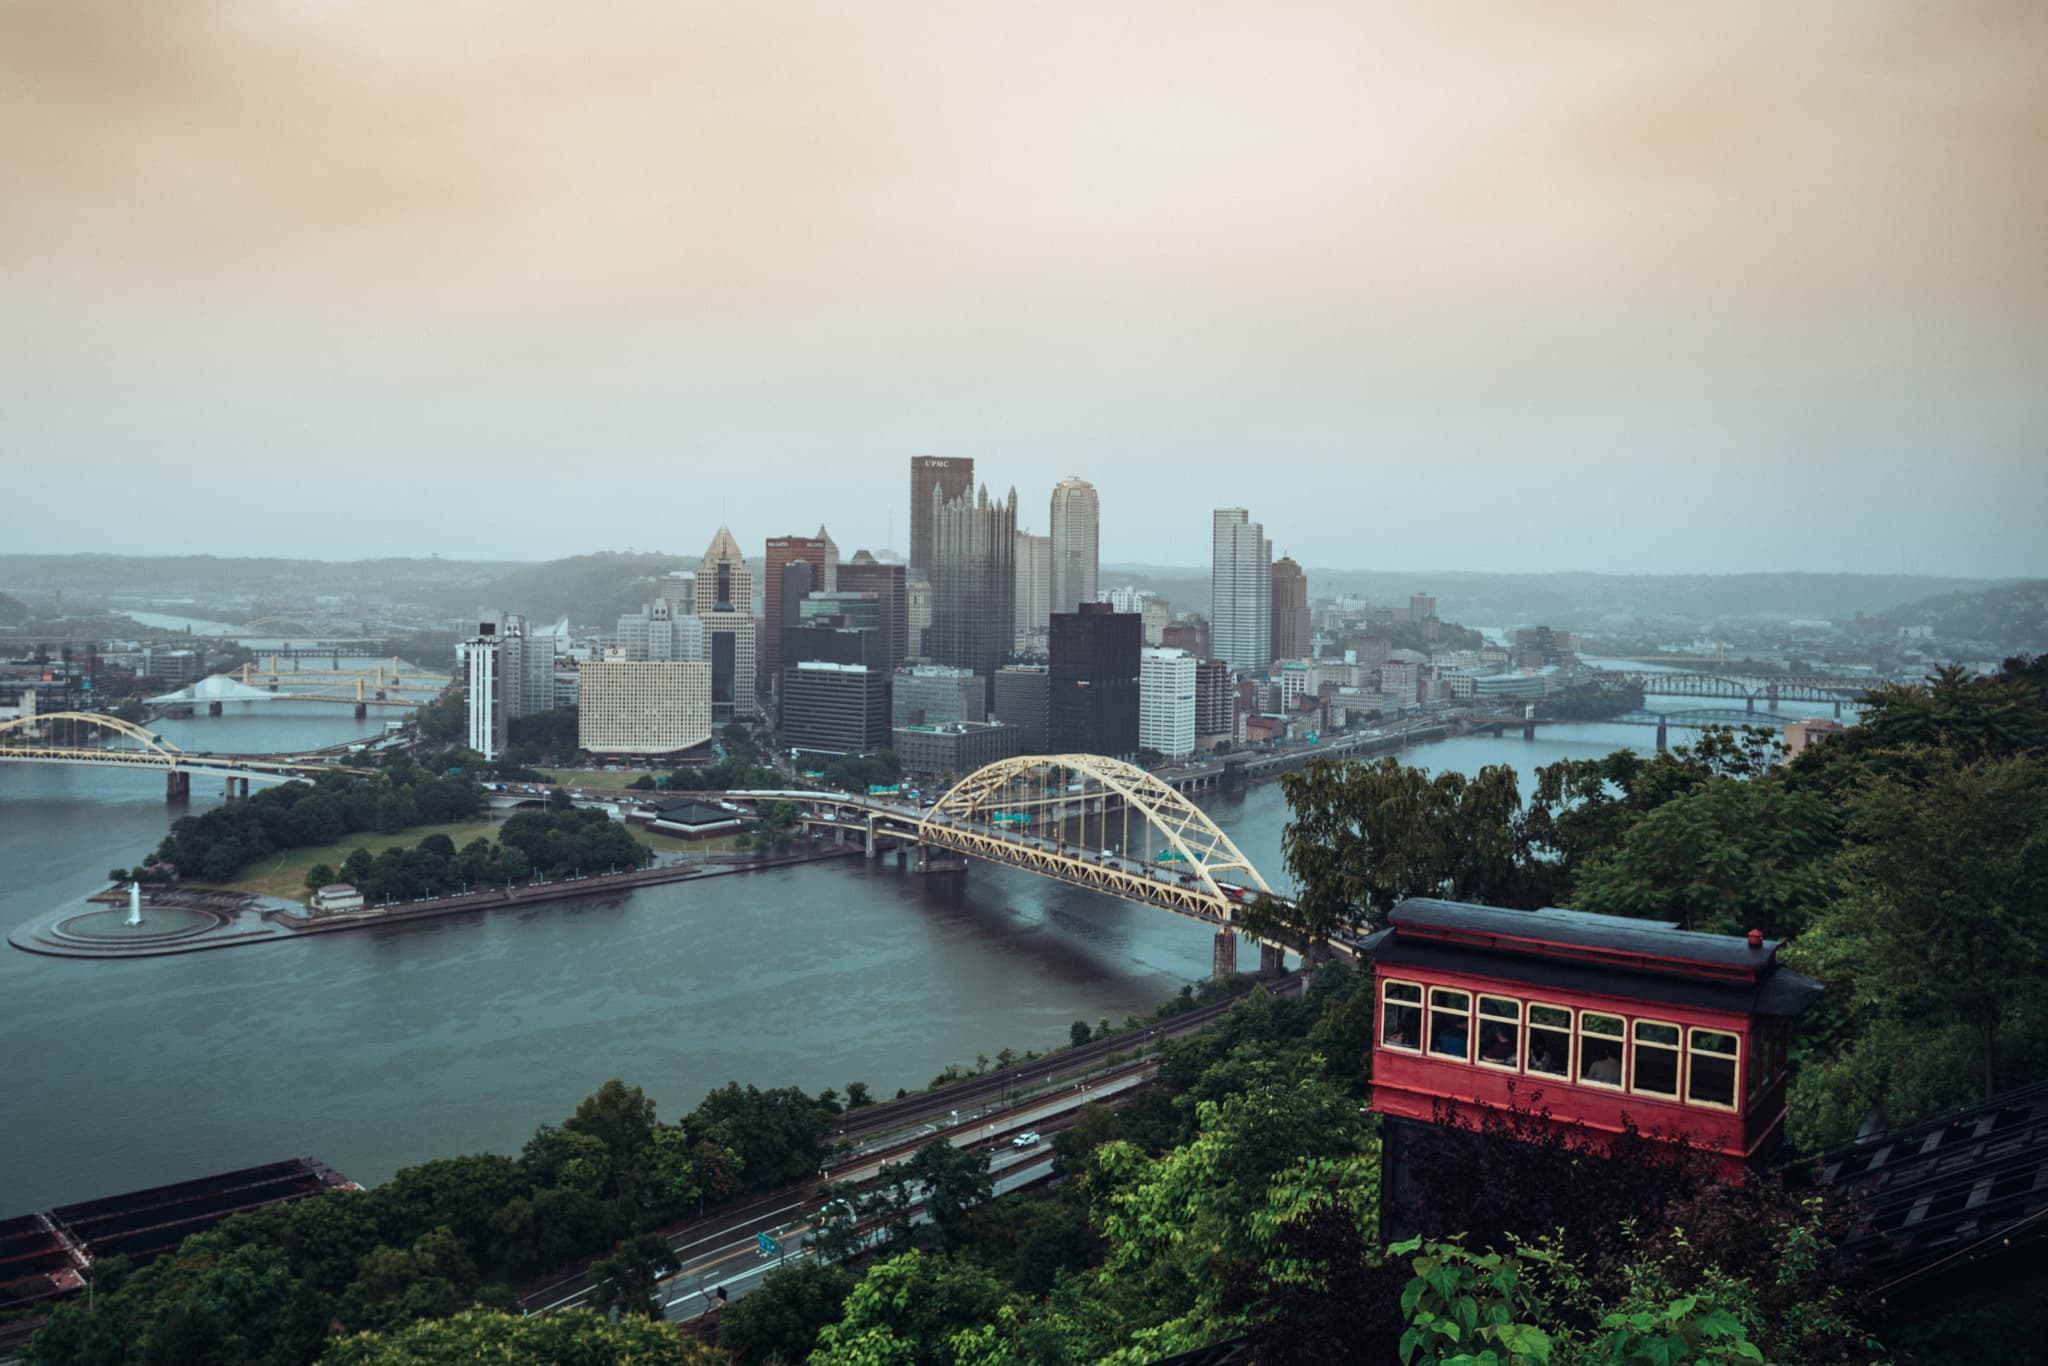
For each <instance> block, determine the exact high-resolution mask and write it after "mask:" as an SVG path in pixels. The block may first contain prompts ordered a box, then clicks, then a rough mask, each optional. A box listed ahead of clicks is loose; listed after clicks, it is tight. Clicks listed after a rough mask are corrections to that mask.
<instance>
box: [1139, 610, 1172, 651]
mask: <svg viewBox="0 0 2048 1366" xmlns="http://www.w3.org/2000/svg"><path fill="white" fill-rule="evenodd" d="M1138 615H1139V616H1140V617H1141V618H1143V619H1144V622H1145V643H1146V644H1147V645H1164V644H1165V643H1166V628H1167V627H1168V626H1170V625H1172V624H1173V604H1172V603H1169V602H1168V601H1167V600H1166V599H1165V598H1147V599H1145V601H1144V602H1143V603H1141V604H1140V605H1139V607H1138Z"/></svg>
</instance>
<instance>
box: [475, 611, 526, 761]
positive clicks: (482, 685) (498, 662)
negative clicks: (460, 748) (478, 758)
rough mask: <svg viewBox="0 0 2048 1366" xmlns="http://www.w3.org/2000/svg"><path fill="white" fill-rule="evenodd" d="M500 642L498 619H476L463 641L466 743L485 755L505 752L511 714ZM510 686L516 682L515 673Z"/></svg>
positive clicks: (492, 756)
mask: <svg viewBox="0 0 2048 1366" xmlns="http://www.w3.org/2000/svg"><path fill="white" fill-rule="evenodd" d="M503 651H504V642H503V641H501V640H500V639H499V638H498V623H497V622H495V621H483V622H478V623H477V628H476V634H475V635H474V636H471V637H470V638H469V640H468V641H467V642H466V643H465V644H464V647H463V651H462V662H463V669H464V672H465V673H466V674H467V675H468V677H467V679H466V681H467V683H468V687H469V747H470V748H471V749H473V750H475V751H476V752H477V753H478V754H481V755H483V756H484V758H486V759H496V758H497V757H498V756H499V755H500V754H502V753H504V752H505V745H506V733H507V728H508V723H509V722H510V721H511V719H512V718H511V717H510V716H509V715H507V713H506V708H505V693H506V687H507V679H506V670H505V664H506V660H505V658H504V653H503ZM512 686H513V687H516V686H517V681H516V677H515V679H514V680H513V682H512Z"/></svg>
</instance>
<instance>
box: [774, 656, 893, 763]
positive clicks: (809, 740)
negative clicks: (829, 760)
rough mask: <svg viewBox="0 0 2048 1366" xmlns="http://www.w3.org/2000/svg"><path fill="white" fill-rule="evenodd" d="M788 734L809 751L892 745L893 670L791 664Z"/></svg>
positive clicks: (785, 688) (786, 681)
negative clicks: (891, 689)
mask: <svg viewBox="0 0 2048 1366" xmlns="http://www.w3.org/2000/svg"><path fill="white" fill-rule="evenodd" d="M853 634H855V635H868V634H870V633H869V632H865V631H856V632H854V633H853ZM782 739H783V742H784V743H785V744H787V745H788V746H789V747H790V748H791V749H794V750H799V751H801V752H803V753H806V754H828V755H845V754H867V753H871V752H872V751H874V750H878V749H886V748H888V745H889V678H888V675H887V674H884V673H882V672H881V671H880V670H879V669H870V668H868V667H867V666H866V665H864V664H826V663H822V662H819V661H816V660H812V661H807V662H805V663H802V664H791V665H789V666H788V667H786V668H785V669H783V671H782Z"/></svg>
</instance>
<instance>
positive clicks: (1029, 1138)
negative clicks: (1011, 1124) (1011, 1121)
mask: <svg viewBox="0 0 2048 1366" xmlns="http://www.w3.org/2000/svg"><path fill="white" fill-rule="evenodd" d="M1010 1146H1011V1147H1012V1148H1035V1147H1037V1146H1038V1131H1037V1130H1036V1129H1026V1130H1025V1131H1024V1132H1023V1133H1021V1134H1018V1135H1017V1136H1016V1137H1015V1138H1013V1139H1011V1140H1010Z"/></svg>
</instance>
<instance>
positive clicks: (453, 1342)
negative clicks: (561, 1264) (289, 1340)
mask: <svg viewBox="0 0 2048 1366" xmlns="http://www.w3.org/2000/svg"><path fill="white" fill-rule="evenodd" d="M718 1359H719V1356H718V1353H717V1352H716V1351H715V1350H714V1349H711V1348H706V1347H703V1346H700V1345H699V1344H697V1343H695V1342H692V1341H690V1340H688V1339H686V1338H684V1337H683V1336H682V1334H680V1333H679V1332H677V1331H676V1329H675V1328H674V1327H672V1326H671V1325H669V1324H666V1323H661V1322H658V1321H655V1320H650V1319H644V1318H637V1317H626V1318H621V1319H620V1320H619V1321H618V1322H616V1323H611V1322H607V1321H606V1320H605V1319H604V1318H603V1317H602V1316H600V1315H597V1314H593V1313H590V1312H588V1311H587V1310H581V1309H568V1310H561V1311H558V1312H556V1313H552V1314H536V1315H533V1316H531V1317H526V1316H521V1315H518V1314H506V1313H500V1312H497V1311H493V1310H485V1309H471V1310H466V1311H464V1312H462V1313H460V1314H456V1315H455V1316H453V1317H452V1318H446V1319H439V1320H435V1321H432V1322H427V1323H416V1324H412V1325H410V1326H408V1327H406V1328H403V1329H400V1330H398V1331H396V1332H392V1333H358V1334H356V1335H355V1336H353V1337H346V1338H339V1339H337V1340H335V1341H334V1342H332V1343H330V1344H329V1345H328V1346H327V1349H326V1350H325V1351H324V1352H323V1353H322V1354H321V1357H320V1361H321V1366H445V1364H446V1363H448V1362H487V1361H489V1362H561V1363H574V1366H708V1363H710V1362H713V1361H716V1360H718Z"/></svg>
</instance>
